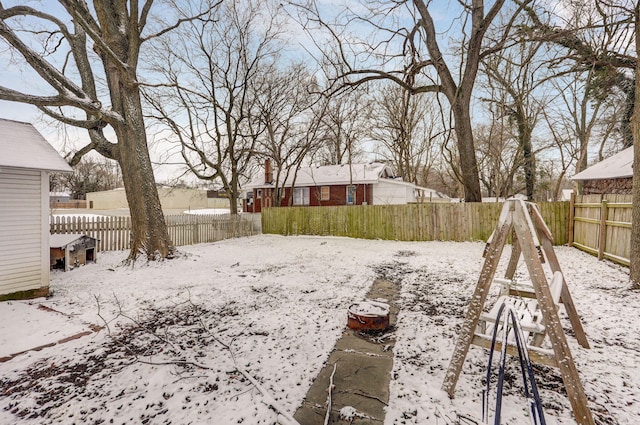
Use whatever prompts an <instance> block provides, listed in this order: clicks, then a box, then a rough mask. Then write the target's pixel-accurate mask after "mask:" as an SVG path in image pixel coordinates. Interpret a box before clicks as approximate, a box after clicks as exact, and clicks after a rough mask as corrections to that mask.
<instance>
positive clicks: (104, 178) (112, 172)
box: [60, 158, 121, 199]
mask: <svg viewBox="0 0 640 425" xmlns="http://www.w3.org/2000/svg"><path fill="white" fill-rule="evenodd" d="M114 166H115V167H114ZM120 177H121V176H120V173H119V170H118V165H117V164H116V163H115V162H114V161H111V160H109V159H107V158H103V159H102V160H101V161H100V160H92V159H87V158H84V159H83V160H82V161H80V162H79V163H77V164H76V165H75V166H74V167H73V173H72V174H62V175H61V176H60V179H61V184H62V185H63V186H64V187H65V188H67V189H68V190H69V191H70V192H71V199H86V195H87V193H88V192H98V191H102V190H111V189H115V188H117V187H118V184H119V183H120V180H121V179H120Z"/></svg>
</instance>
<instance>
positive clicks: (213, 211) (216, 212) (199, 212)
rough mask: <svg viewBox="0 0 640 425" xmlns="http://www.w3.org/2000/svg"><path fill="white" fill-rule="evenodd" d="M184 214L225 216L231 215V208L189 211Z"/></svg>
mask: <svg viewBox="0 0 640 425" xmlns="http://www.w3.org/2000/svg"><path fill="white" fill-rule="evenodd" d="M183 214H193V215H224V214H230V212H229V208H203V209H200V210H187V211H183Z"/></svg>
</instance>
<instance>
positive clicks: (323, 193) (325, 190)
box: [320, 186, 331, 201]
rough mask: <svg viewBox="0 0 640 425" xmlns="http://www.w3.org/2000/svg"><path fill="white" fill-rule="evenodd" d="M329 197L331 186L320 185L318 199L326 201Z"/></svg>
mask: <svg viewBox="0 0 640 425" xmlns="http://www.w3.org/2000/svg"><path fill="white" fill-rule="evenodd" d="M330 199H331V186H321V187H320V200H321V201H328V200H330Z"/></svg>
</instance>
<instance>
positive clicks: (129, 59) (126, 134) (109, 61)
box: [94, 0, 174, 260]
mask: <svg viewBox="0 0 640 425" xmlns="http://www.w3.org/2000/svg"><path fill="white" fill-rule="evenodd" d="M134 1H136V0H134ZM94 7H95V10H96V15H97V17H98V20H99V21H100V24H101V28H102V37H103V39H104V40H105V41H106V44H107V46H109V48H110V50H111V52H105V51H102V50H100V47H98V46H96V47H95V50H96V51H97V53H98V54H99V55H100V56H101V59H102V63H103V66H104V70H105V75H106V78H107V85H108V87H109V95H110V98H111V107H112V109H113V110H114V111H116V112H118V113H119V114H120V115H121V116H122V117H123V122H122V123H121V124H116V125H114V129H115V131H116V136H117V138H118V144H119V154H118V155H117V157H116V159H117V161H118V163H119V164H120V168H121V170H122V180H123V182H124V188H125V191H126V195H127V202H128V203H129V211H130V214H131V224H132V235H131V236H132V238H131V252H130V254H129V259H135V258H136V256H137V255H138V253H139V252H140V251H142V252H144V253H145V254H146V256H147V258H148V259H150V260H154V259H161V258H167V257H171V256H172V254H173V251H174V247H173V246H172V243H171V240H170V238H169V233H168V230H167V225H166V222H165V219H164V214H163V212H162V206H161V204H160V198H159V196H158V190H157V188H156V186H155V184H156V183H155V178H154V175H153V168H152V167H151V158H150V157H149V147H148V145H147V133H146V128H145V125H144V117H143V114H142V103H141V101H140V87H139V85H138V78H137V74H136V69H137V66H138V54H139V48H140V34H139V33H138V32H137V31H136V30H135V29H133V30H132V28H131V27H130V26H127V25H125V23H127V22H129V17H128V13H129V11H128V10H127V5H126V3H125V2H122V3H112V2H111V1H109V0H95V1H94ZM123 29H127V30H128V31H123ZM113 55H115V56H116V58H117V59H114V58H113ZM118 61H119V62H118Z"/></svg>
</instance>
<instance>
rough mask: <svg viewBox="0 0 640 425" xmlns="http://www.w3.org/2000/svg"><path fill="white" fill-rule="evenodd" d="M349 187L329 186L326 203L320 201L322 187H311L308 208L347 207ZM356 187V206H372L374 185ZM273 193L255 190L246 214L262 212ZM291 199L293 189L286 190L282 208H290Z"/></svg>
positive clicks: (246, 207)
mask: <svg viewBox="0 0 640 425" xmlns="http://www.w3.org/2000/svg"><path fill="white" fill-rule="evenodd" d="M347 186H348V185H346V184H344V185H331V186H329V199H328V200H324V201H323V200H321V199H320V196H321V187H322V186H313V187H310V188H309V205H308V206H311V207H319V206H324V207H328V206H338V205H347ZM355 186H356V199H355V201H356V202H355V203H354V205H362V204H364V203H367V204H371V197H372V194H373V190H372V185H370V184H358V185H355ZM259 190H261V195H262V196H261V197H258V191H259ZM271 192H273V189H253V206H251V205H249V206H248V205H246V201H245V205H244V211H245V212H261V211H262V206H263V205H265V206H267V205H268V203H266V202H265V201H266V200H267V198H268V197H269V195H270V193H271ZM290 197H291V188H290V187H288V188H286V189H285V196H284V199H283V200H282V202H281V204H280V206H282V207H286V206H289V198H290ZM273 200H274V201H275V196H273ZM292 204H293V203H292ZM296 206H297V205H296Z"/></svg>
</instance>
